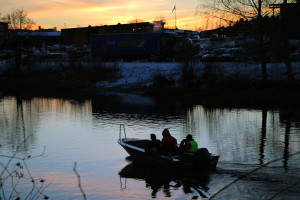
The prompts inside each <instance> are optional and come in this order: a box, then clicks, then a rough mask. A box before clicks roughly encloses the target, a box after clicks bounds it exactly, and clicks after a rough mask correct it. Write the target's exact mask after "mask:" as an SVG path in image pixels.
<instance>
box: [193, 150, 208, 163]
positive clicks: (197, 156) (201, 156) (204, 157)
mask: <svg viewBox="0 0 300 200" xmlns="http://www.w3.org/2000/svg"><path fill="white" fill-rule="evenodd" d="M193 157H194V161H196V162H207V161H209V160H211V153H209V152H208V150H207V148H200V149H197V150H196V151H195V153H194V155H193Z"/></svg>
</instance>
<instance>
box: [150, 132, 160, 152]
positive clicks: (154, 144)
mask: <svg viewBox="0 0 300 200" xmlns="http://www.w3.org/2000/svg"><path fill="white" fill-rule="evenodd" d="M150 138H151V141H150V143H149V147H148V152H149V153H160V151H161V142H160V140H159V139H156V135H155V134H154V133H151V134H150Z"/></svg>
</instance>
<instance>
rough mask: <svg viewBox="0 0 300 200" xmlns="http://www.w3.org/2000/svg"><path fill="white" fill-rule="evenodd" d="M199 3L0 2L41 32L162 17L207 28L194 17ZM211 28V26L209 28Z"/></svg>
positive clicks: (103, 0)
mask: <svg viewBox="0 0 300 200" xmlns="http://www.w3.org/2000/svg"><path fill="white" fill-rule="evenodd" d="M199 1H201V0H151V1H150V0H1V1H0V13H2V15H3V14H7V13H10V12H11V11H12V10H13V9H17V8H18V9H22V8H23V9H24V10H25V11H27V12H28V17H29V18H31V19H32V20H33V21H35V23H36V24H37V25H40V26H42V27H43V28H48V27H57V28H58V29H61V28H65V27H66V28H74V27H86V26H88V25H91V26H96V25H114V24H117V23H122V24H125V23H128V21H130V20H133V19H135V18H138V19H141V20H143V21H144V22H152V21H153V20H154V19H155V18H156V17H159V16H164V17H165V19H166V21H167V25H168V26H169V27H174V26H175V12H173V13H172V9H173V8H174V5H175V4H176V8H177V10H176V11H177V12H176V13H177V27H178V28H179V29H189V30H195V29H198V28H199V27H200V28H205V27H204V26H206V28H212V27H207V19H203V17H200V16H199V15H196V14H195V13H196V7H197V5H198V4H199ZM210 26H213V25H210Z"/></svg>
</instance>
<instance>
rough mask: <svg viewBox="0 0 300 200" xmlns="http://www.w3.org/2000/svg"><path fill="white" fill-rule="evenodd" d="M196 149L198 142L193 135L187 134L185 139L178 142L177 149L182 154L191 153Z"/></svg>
mask: <svg viewBox="0 0 300 200" xmlns="http://www.w3.org/2000/svg"><path fill="white" fill-rule="evenodd" d="M197 149H198V143H197V142H196V141H195V140H194V138H193V136H192V135H190V134H188V135H187V136H186V139H183V140H182V141H181V143H180V146H179V150H180V152H181V153H182V154H184V155H193V154H194V152H195V151H196V150H197Z"/></svg>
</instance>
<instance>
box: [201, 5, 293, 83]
mask: <svg viewBox="0 0 300 200" xmlns="http://www.w3.org/2000/svg"><path fill="white" fill-rule="evenodd" d="M293 1H294V0H290V2H293ZM282 2H283V0H209V1H208V0H203V1H201V3H199V5H198V6H197V13H198V14H206V15H210V16H213V17H216V18H219V19H222V20H225V21H228V22H229V23H232V19H234V18H231V19H230V18H228V15H233V16H235V21H237V20H238V19H241V18H243V19H246V20H252V19H255V20H257V32H258V33H259V37H258V41H259V44H260V62H261V65H262V68H261V69H262V71H261V72H262V74H261V75H262V82H263V83H265V82H266V81H267V70H266V62H267V61H266V55H265V54H266V52H265V50H264V39H263V34H264V33H263V21H262V19H263V17H264V16H267V15H269V14H270V13H271V12H272V10H271V9H268V8H269V5H270V4H278V3H282ZM284 2H287V0H284ZM287 70H288V71H289V73H288V74H291V72H290V68H289V67H288V66H287ZM290 77H291V76H290ZM290 77H289V78H290Z"/></svg>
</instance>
